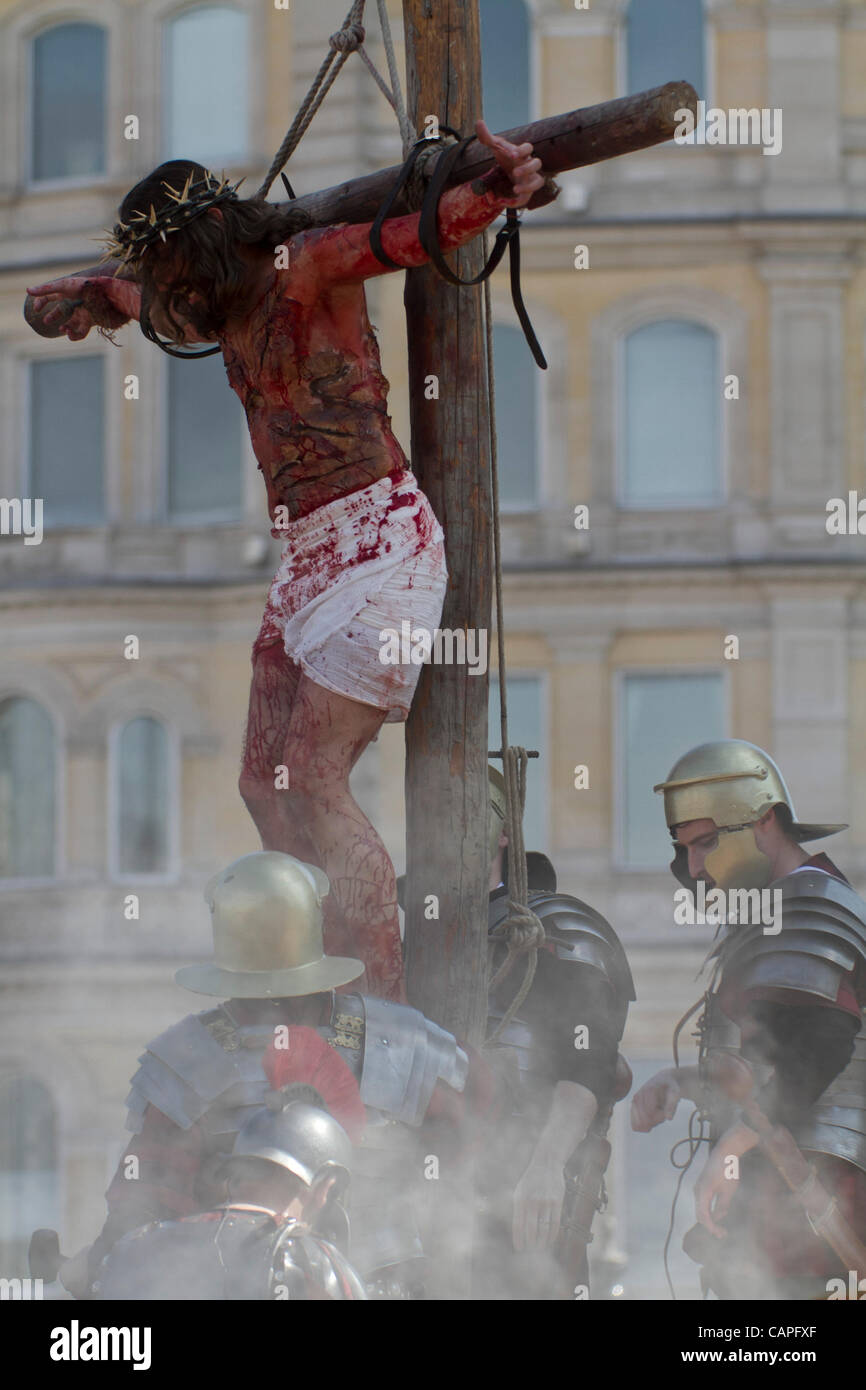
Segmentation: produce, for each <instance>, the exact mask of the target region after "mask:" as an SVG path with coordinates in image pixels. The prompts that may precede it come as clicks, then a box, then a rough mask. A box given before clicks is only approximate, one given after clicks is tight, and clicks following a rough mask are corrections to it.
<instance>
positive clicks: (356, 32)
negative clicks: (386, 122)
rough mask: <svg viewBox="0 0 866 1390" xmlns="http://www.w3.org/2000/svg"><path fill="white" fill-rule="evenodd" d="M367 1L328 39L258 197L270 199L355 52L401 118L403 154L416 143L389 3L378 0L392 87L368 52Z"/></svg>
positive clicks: (357, 0) (357, 5)
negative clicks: (364, 23) (404, 90)
mask: <svg viewBox="0 0 866 1390" xmlns="http://www.w3.org/2000/svg"><path fill="white" fill-rule="evenodd" d="M365 3H366V0H354V3H353V5H352V8H351V9H350V11H349V13H348V14H347V15H346V18H345V19H344V21H343V23H342V26H341V27H340V28H339V29H338V31H337V32H336V34H332V35H331V37H330V39H329V40H328V52H327V53H326V54H325V57H324V58H323V60H322V63H321V66H320V68H319V71H318V72H317V73H316V75H315V77H314V78H313V81H312V83H311V84H310V89H309V91H308V92H307V95H306V96H305V97H304V100H303V101H302V102H301V105H300V107H299V108H298V113H297V115H296V116H295V119H294V120H293V121H292V124H291V125H290V126H289V129H288V131H287V132H286V136H285V139H284V140H283V143H282V144H281V145H280V148H279V149H278V150H277V152H276V154H275V155H274V158H273V160H272V162H271V167H270V168H269V169H268V172H267V174H266V175H265V180H264V183H262V185H261V187H260V188H258V189H257V190H256V192H255V194H254V196H255V197H256V198H266V197H267V195H268V193H269V192H270V188H271V184H272V183H273V181H274V179H275V178H276V177H277V174H278V173H279V172H280V170H281V169H282V168H283V167H284V166H285V165H286V164H287V163H288V161H289V160H290V159H291V157H292V155H293V154H294V152H295V150H296V149H297V148H298V145H299V144H300V143H301V141H302V139H303V138H304V136H305V135H306V133H307V131H308V129H309V127H310V125H311V124H312V121H313V118H314V116H315V114H316V112H317V111H318V109H319V107H320V106H321V105H322V102H323V101H324V100H325V97H326V96H327V95H328V92H329V91H330V90H331V88H332V87H333V85H334V83H335V81H336V80H337V76H338V74H339V72H340V70H341V68H342V67H343V64H344V63H345V62H346V61H347V59H348V58H349V57H350V55H351V54H352V53H357V54H358V55H359V56H360V57H361V58H362V59H363V61H364V63H365V64H366V66H367V68H368V70H369V71H370V73H371V74H372V76H373V78H374V79H375V81H376V83H377V84H378V86H379V89H380V91H381V92H383V94H384V96H385V98H386V100H387V101H388V102H389V103H390V104H391V106H392V107H393V109H394V112H395V114H396V116H397V124H398V125H399V127H400V138H401V140H402V141H403V154H404V155H405V154H406V153H407V151H408V149H409V147H410V146H411V145H412V144H413V143H414V140H415V132H414V130H413V129H412V124H411V122H410V120H409V117H408V114H407V112H406V103H405V102H404V100H403V89H402V87H401V86H400V74H399V70H398V68H397V57H396V54H395V52H394V41H393V39H392V37H391V25H390V22H389V20H388V11H387V8H386V4H385V0H377V5H378V9H379V21H380V24H381V26H382V42H383V44H384V46H385V56H386V58H387V60H388V72H389V75H390V77H391V86H390V87H389V86H388V84H387V82H386V81H385V80H384V78H383V77H382V75H381V73H380V72H379V70H378V68H377V67H376V65H375V63H374V62H373V60H372V59H371V57H370V55H369V54H368V53H367V50H366V49H365V48H364V39H365V38H366V32H365V29H364V25H363V23H362V21H363V18H364V5H365Z"/></svg>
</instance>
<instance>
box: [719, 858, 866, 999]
mask: <svg viewBox="0 0 866 1390" xmlns="http://www.w3.org/2000/svg"><path fill="white" fill-rule="evenodd" d="M770 887H771V889H776V890H779V891H780V892H781V893H782V907H781V912H782V928H781V931H779V932H776V933H775V934H772V933H768V932H765V931H764V929H763V927H761V926H757V925H755V926H752V925H750V926H745V927H733V928H732V929H730V930H729V934H728V936H726V938H725V940H724V942H723V944H722V947H721V951H720V953H719V959H720V964H721V967H722V969H723V971H724V972H725V974H727V975H729V977H730V976H731V975H733V976H735V977H736V979H737V981H738V984H739V987H740V988H741V989H743V990H747V989H755V988H758V987H763V988H775V989H791V990H797V991H799V992H800V993H803V994H813V995H815V996H816V997H817V998H820V999H826V1000H828V1001H835V999H836V997H837V994H838V991H839V985H840V983H841V981H842V977H843V976H844V975H846V974H849V973H850V972H852V971H856V972H857V974H858V975H859V976H861V977H864V978H866V903H864V901H863V899H862V898H861V897H860V896H859V894H857V893H855V892H854V889H853V888H852V887H851V886H850V884H847V883H843V882H842V881H841V879H837V878H834V877H833V876H832V874H827V873H823V872H822V871H821V870H819V869H812V868H808V867H807V868H802V869H796V870H795V871H794V872H793V873H791V874H787V875H786V876H785V877H784V878H781V879H778V880H777V881H776V882H775V883H773V884H771V885H770Z"/></svg>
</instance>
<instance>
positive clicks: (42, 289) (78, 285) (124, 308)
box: [24, 261, 141, 342]
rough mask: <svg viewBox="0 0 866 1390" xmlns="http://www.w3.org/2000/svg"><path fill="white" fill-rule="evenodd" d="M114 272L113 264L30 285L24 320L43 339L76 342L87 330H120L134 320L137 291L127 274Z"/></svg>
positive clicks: (109, 263)
mask: <svg viewBox="0 0 866 1390" xmlns="http://www.w3.org/2000/svg"><path fill="white" fill-rule="evenodd" d="M115 271H117V262H116V261H103V262H102V264H100V265H95V266H89V267H88V268H87V269H86V270H77V271H75V273H74V274H73V275H64V276H61V277H60V279H58V280H49V281H47V282H46V283H45V284H42V285H30V286H28V288H27V299H26V300H25V302H24V317H25V319H26V320H27V322H28V323H29V324H30V327H31V328H32V329H34V331H35V332H36V333H38V334H39V335H40V337H43V338H60V337H66V338H69V339H70V340H71V341H72V342H78V341H79V340H80V339H81V338H86V337H87V334H88V333H89V332H90V330H91V328H94V327H96V328H107V329H109V330H111V329H114V328H121V327H122V326H123V325H124V324H125V323H128V322H129V320H130V319H137V318H138V315H139V311H140V309H141V289H140V287H139V285H138V283H137V281H136V280H135V279H134V277H133V275H132V274H131V272H129V271H125V272H124V271H121V272H120V273H118V274H117V275H115Z"/></svg>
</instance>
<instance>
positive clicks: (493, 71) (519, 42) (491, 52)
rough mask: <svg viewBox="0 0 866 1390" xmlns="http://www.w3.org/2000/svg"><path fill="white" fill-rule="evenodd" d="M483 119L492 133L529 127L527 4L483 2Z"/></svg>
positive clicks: (517, 0) (496, 0)
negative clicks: (516, 127)
mask: <svg viewBox="0 0 866 1390" xmlns="http://www.w3.org/2000/svg"><path fill="white" fill-rule="evenodd" d="M480 11H481V70H482V75H483V81H484V119H485V121H486V122H487V124H488V125H489V127H490V129H491V130H492V131H494V132H495V131H497V130H511V129H512V128H513V127H514V126H518V125H526V124H527V123H528V122H529V119H530V112H529V16H528V14H527V10H526V2H525V0H481V5H480Z"/></svg>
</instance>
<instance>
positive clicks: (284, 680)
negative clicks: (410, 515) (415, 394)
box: [220, 186, 503, 999]
mask: <svg viewBox="0 0 866 1390" xmlns="http://www.w3.org/2000/svg"><path fill="white" fill-rule="evenodd" d="M502 206H503V204H502V201H501V200H500V199H498V198H496V197H494V196H493V195H492V194H489V193H486V192H483V191H479V189H478V188H477V187H476V188H474V189H473V188H469V187H468V186H464V187H463V188H459V189H455V190H452V191H451V192H449V193H447V194H446V195H445V197H444V198H443V200H442V202H441V204H440V221H439V232H440V242H441V244H442V246H443V248H444V249H446V250H447V249H449V248H452V247H455V246H458V245H461V244H462V243H463V242H465V241H467V240H469V239H470V238H471V237H472V236H474V235H476V234H477V232H478V231H479V230H480V229H481V228H482V227H483V226H485V225H486V224H487V223H488V222H489V221H490V220H491V219H492V218H493V217H494V216H495V215H496V213H497V212H498V211H500V210H501V208H502ZM369 231H370V228H369V226H368V225H366V226H342V227H329V228H325V229H321V230H316V231H311V232H304V233H301V234H300V235H299V236H296V237H293V238H292V239H291V241H290V242H289V243H288V244H287V247H286V251H287V261H288V264H287V266H286V268H285V269H281V270H277V269H274V271H273V275H272V277H271V280H270V283H269V284H268V285H267V287H266V289H265V291H264V293H263V294H262V296H261V298H260V299H259V300H258V302H257V303H256V304H255V305H254V307H253V309H252V311H251V312H250V313H249V314H248V315H247V316H246V317H245V318H244V321H243V322H242V323H241V324H240V325H238V326H234V325H232V326H230V327H229V329H228V330H227V331H226V332H224V333H223V334H222V335H221V339H220V341H221V344H222V348H223V355H224V358H225V363H226V371H227V374H228V378H229V381H230V383H231V385H232V387H233V389H234V390H235V391H236V392H237V394H238V396H239V397H240V399H241V401H242V402H243V405H244V409H245V411H246V415H247V420H248V422H249V428H250V436H251V438H252V442H253V448H254V451H255V454H256V458H257V459H258V463H259V468H260V469H261V471H262V474H263V476H264V479H265V486H266V488H267V494H268V509H269V513H270V516H271V519H272V520H273V519H275V513H276V508H277V507H284V508H286V515H287V517H288V518H289V519H295V518H297V517H300V516H304V515H306V514H307V513H308V512H310V511H313V510H314V509H315V508H317V507H321V506H324V505H325V504H326V503H328V502H331V501H333V500H334V499H335V498H337V497H342V496H345V495H346V494H348V493H351V492H355V491H358V490H359V489H361V488H365V487H367V486H368V485H369V484H370V483H373V482H375V481H376V480H378V479H379V478H383V477H385V476H387V475H388V474H389V473H394V472H395V471H396V470H402V469H404V468H406V467H407V464H406V459H405V456H404V454H403V451H402V449H401V448H400V445H399V443H398V442H397V439H396V438H395V436H394V434H393V432H392V430H391V422H390V418H389V415H388V410H387V393H388V382H387V381H386V379H385V377H384V375H383V374H382V369H381V365H380V359H379V349H378V344H377V343H376V339H375V337H374V335H373V330H372V328H371V325H370V321H369V318H368V315H367V305H366V297H365V294H364V286H363V281H364V280H365V279H367V278H369V277H370V276H372V275H378V274H382V273H384V272H385V267H383V266H382V265H381V263H380V262H379V261H377V260H376V258H375V257H374V255H373V253H372V251H371V249H370V246H369ZM382 241H383V246H384V249H385V251H386V252H387V254H388V255H389V256H391V257H392V258H393V259H394V260H396V261H399V262H400V263H401V264H402V265H405V266H411V265H422V264H423V263H424V262H425V260H426V255H425V253H424V251H423V249H422V247H421V245H420V243H419V241H418V216H417V215H413V216H410V217H401V218H395V219H392V220H391V221H390V222H388V223H386V224H385V228H384V230H383V237H382ZM401 505H405V499H404V498H402V497H401V495H400V491H399V489H398V490H396V491H395V492H394V493H393V494H392V495H391V497H390V498H389V500H388V502H387V503H386V505H385V507H384V508H383V516H382V521H383V522H384V520H385V518H386V515H387V510H390V509H396V508H398V507H400V506H401ZM332 539H333V544H332V545H331V546H330V549H332V550H334V551H335V550H336V537H334V538H332ZM328 550H329V545H328V542H327V541H326V542H325V544H324V545H323V546H322V547H321V548H320V549H319V551H317V554H316V557H315V563H316V567H317V570H318V571H319V576H320V577H321V576H322V574H323V572H327V571H328V568H329V563H328V561H329V556H328ZM359 558H372V557H367V556H361V557H359ZM294 577H295V579H296V581H297V582H302V581H303V579H304V578H305V576H303V575H300V574H296V575H295V576H294ZM334 578H336V575H334ZM273 636H275V637H276V634H273ZM384 717H385V711H384V710H379V709H376V708H374V707H373V706H366V705H360V704H358V703H356V702H353V701H351V700H346V699H343V698H342V697H340V696H338V695H335V694H332V693H331V692H329V691H327V690H325V689H323V688H322V687H320V686H316V685H315V684H314V683H313V682H312V681H310V680H308V678H307V677H306V676H304V675H302V674H301V673H300V672H299V670H298V668H297V666H295V665H294V663H293V662H291V661H290V659H289V658H288V657H287V656H286V654H285V653H284V652H283V650H282V646H281V645H280V644H279V642H278V640H277V641H273V640H272V641H270V642H267V640H265V642H262V641H261V639H260V642H259V643H258V644H257V649H256V651H255V653H254V669H253V685H252V691H251V696H250V714H249V723H248V727H247V737H246V748H245V754H244V765H243V770H242V773H241V781H240V786H241V792H242V795H243V796H244V800H245V802H246V804H247V807H248V809H249V811H250V814H251V815H252V816H253V819H254V820H255V822H256V826H257V828H258V830H259V833H260V835H261V837H262V845H263V847H264V848H265V849H279V850H282V851H283V852H285V853H289V854H294V855H296V856H297V857H298V858H301V859H304V860H306V861H307V862H310V863H315V864H317V865H318V866H319V867H320V868H322V869H324V871H325V873H326V874H327V875H328V877H329V879H330V881H331V893H330V894H329V896H328V898H326V899H325V904H324V907H325V922H324V925H325V949H326V951H327V952H328V954H330V955H350V956H351V955H354V956H357V957H359V958H360V959H361V960H362V961H363V962H364V965H365V967H366V978H365V979H364V980H362V981H361V985H360V987H362V988H363V987H366V988H367V989H368V990H370V991H371V992H372V993H376V994H382V995H383V996H385V997H386V998H393V999H403V998H404V997H405V996H404V986H403V967H402V950H401V946H400V933H399V919H398V913H397V892H396V883H395V877H394V869H393V865H392V864H391V860H390V858H389V856H388V853H387V851H386V849H385V846H384V845H383V843H382V841H381V839H380V838H379V836H378V834H377V833H376V831H375V829H374V828H373V826H372V825H371V824H370V822H369V820H368V819H367V817H366V816H365V815H364V814H363V812H362V811H361V809H360V808H359V806H358V805H357V803H356V802H355V800H354V798H353V797H352V795H351V792H350V790H349V773H350V772H351V769H352V767H353V766H354V765H355V763H356V762H357V760H358V758H359V757H360V755H361V753H362V752H363V751H364V748H366V747H367V744H368V743H369V742H370V740H371V739H372V738H374V737H375V735H376V733H377V732H378V730H379V728H380V727H381V724H382V723H383V721H384ZM279 764H284V765H285V766H286V767H287V769H288V774H289V788H288V789H287V790H276V789H275V787H274V775H275V774H274V769H275V767H276V766H277V765H279ZM353 987H354V988H357V987H359V986H357V985H353Z"/></svg>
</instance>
